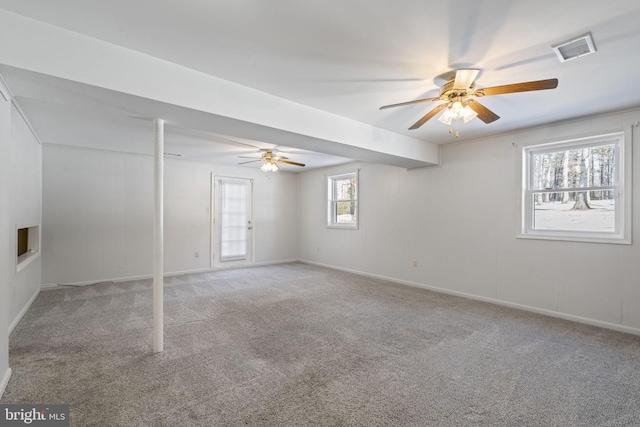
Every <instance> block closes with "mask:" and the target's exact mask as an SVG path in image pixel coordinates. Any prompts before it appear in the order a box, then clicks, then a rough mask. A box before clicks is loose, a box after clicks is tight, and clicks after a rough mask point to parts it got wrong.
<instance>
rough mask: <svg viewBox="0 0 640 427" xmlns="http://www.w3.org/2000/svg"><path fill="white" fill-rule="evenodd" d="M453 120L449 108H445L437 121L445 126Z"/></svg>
mask: <svg viewBox="0 0 640 427" xmlns="http://www.w3.org/2000/svg"><path fill="white" fill-rule="evenodd" d="M452 120H453V112H452V111H451V107H447V108H445V109H444V111H443V113H442V114H440V117H438V121H439V122H441V123H444V124H445V125H450V124H451V121H452Z"/></svg>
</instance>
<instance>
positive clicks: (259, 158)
mask: <svg viewBox="0 0 640 427" xmlns="http://www.w3.org/2000/svg"><path fill="white" fill-rule="evenodd" d="M238 158H239V159H255V160H262V157H250V156H238Z"/></svg>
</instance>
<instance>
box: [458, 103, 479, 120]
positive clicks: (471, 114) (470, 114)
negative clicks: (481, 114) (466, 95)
mask: <svg viewBox="0 0 640 427" xmlns="http://www.w3.org/2000/svg"><path fill="white" fill-rule="evenodd" d="M477 116H478V113H476V112H475V111H473V110H472V109H471V107H469V106H468V105H465V106H464V108H463V109H462V120H464V122H465V123H467V122H468V121H469V120H473V119H474V118H475V117H477Z"/></svg>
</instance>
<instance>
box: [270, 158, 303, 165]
mask: <svg viewBox="0 0 640 427" xmlns="http://www.w3.org/2000/svg"><path fill="white" fill-rule="evenodd" d="M276 161H277V162H280V163H286V164H288V165H293V166H302V167H304V163H298V162H292V161H290V160H282V159H278V160H276Z"/></svg>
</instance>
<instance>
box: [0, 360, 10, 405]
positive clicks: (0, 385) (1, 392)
mask: <svg viewBox="0 0 640 427" xmlns="http://www.w3.org/2000/svg"><path fill="white" fill-rule="evenodd" d="M10 378H11V368H9V367H7V370H6V371H5V373H4V376H3V377H2V382H0V398H1V397H2V396H3V395H4V391H5V390H6V389H7V385H8V384H9V379H10Z"/></svg>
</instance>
